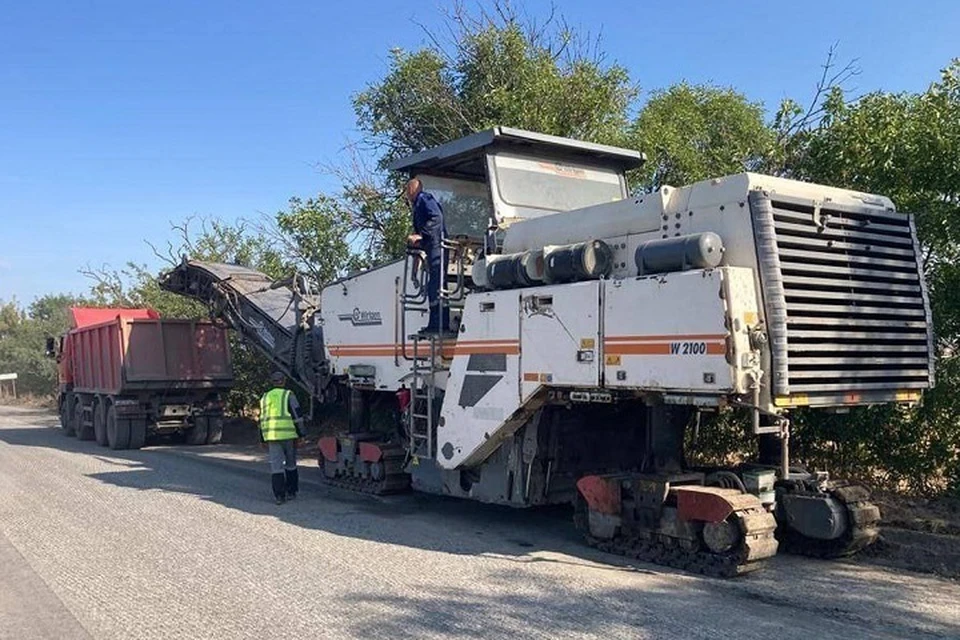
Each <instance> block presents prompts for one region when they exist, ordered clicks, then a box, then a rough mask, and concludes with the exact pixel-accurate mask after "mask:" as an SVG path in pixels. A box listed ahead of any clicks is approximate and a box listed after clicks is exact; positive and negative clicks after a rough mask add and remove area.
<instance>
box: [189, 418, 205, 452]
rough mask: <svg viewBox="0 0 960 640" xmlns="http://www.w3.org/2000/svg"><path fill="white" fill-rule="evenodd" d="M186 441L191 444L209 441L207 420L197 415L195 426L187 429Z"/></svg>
mask: <svg viewBox="0 0 960 640" xmlns="http://www.w3.org/2000/svg"><path fill="white" fill-rule="evenodd" d="M185 441H186V443H187V444H189V445H198V444H206V443H207V420H206V418H202V417H200V416H197V417H196V418H194V419H193V426H192V427H190V428H189V429H187V431H186V436H185Z"/></svg>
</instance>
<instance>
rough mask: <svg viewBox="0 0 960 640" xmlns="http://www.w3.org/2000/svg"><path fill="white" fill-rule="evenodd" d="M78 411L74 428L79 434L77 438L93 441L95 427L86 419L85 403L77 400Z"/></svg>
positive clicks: (75, 412) (75, 414) (75, 413)
mask: <svg viewBox="0 0 960 640" xmlns="http://www.w3.org/2000/svg"><path fill="white" fill-rule="evenodd" d="M76 407H77V408H76V411H74V413H73V416H74V424H73V428H74V429H75V430H76V432H77V438H79V439H80V440H93V425H92V424H90V423H89V422H87V421H86V420H85V419H84V415H83V414H84V413H85V412H84V410H83V402H81V401H80V400H77V405H76Z"/></svg>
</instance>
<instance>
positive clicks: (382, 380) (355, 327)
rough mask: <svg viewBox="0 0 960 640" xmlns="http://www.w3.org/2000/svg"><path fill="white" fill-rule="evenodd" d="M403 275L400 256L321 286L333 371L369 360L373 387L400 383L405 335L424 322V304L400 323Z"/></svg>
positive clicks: (406, 364)
mask: <svg viewBox="0 0 960 640" xmlns="http://www.w3.org/2000/svg"><path fill="white" fill-rule="evenodd" d="M402 278H403V261H399V262H396V263H394V264H391V265H387V266H384V267H381V268H379V269H375V270H372V271H368V272H366V273H361V274H359V275H357V276H354V277H352V278H345V279H343V280H340V281H338V282H335V283H333V284H331V285H329V286H327V287H325V288H324V289H323V292H322V293H321V298H320V300H321V303H320V306H321V310H322V311H321V316H322V318H323V333H324V343H325V346H326V349H327V352H328V355H329V357H330V364H331V371H332V373H333V374H335V375H341V374H345V373H347V372H348V371H349V368H350V367H351V365H370V366H373V367H375V368H376V377H375V380H374V384H375V385H376V387H377V388H379V389H391V390H393V389H397V388H399V387H400V384H401V380H402V379H403V378H404V377H405V376H407V375H408V374H409V373H410V362H409V361H408V360H406V359H404V348H406V350H407V353H408V354H412V352H413V346H412V343H411V341H410V340H409V339H408V337H409V335H410V334H412V333H415V332H416V331H418V330H419V329H420V327H422V326H423V325H424V324H426V321H427V309H426V306H424V308H423V310H422V311H420V310H414V311H407V314H406V315H407V317H406V323H405V326H403V325H402V323H401V322H400V313H401V306H400V301H399V291H400V290H402V287H403V283H402V282H400V279H402ZM403 330H405V332H406V333H407V335H403Z"/></svg>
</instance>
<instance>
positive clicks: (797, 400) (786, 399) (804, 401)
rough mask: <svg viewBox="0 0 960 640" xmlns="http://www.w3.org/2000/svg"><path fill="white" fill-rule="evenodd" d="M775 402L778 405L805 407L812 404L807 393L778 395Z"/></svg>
mask: <svg viewBox="0 0 960 640" xmlns="http://www.w3.org/2000/svg"><path fill="white" fill-rule="evenodd" d="M773 403H774V404H775V405H777V406H778V407H805V406H807V405H808V404H810V398H809V396H807V394H805V393H798V394H796V395H794V396H777V397H776V398H775V399H774V401H773Z"/></svg>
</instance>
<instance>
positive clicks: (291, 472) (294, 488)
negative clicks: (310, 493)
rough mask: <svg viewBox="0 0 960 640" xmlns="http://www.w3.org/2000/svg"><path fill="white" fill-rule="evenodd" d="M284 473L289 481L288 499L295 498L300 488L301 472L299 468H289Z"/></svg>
mask: <svg viewBox="0 0 960 640" xmlns="http://www.w3.org/2000/svg"><path fill="white" fill-rule="evenodd" d="M284 475H285V476H286V481H287V500H293V499H294V498H296V497H297V492H298V491H299V490H300V472H299V471H298V470H297V469H287V470H285V471H284Z"/></svg>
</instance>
